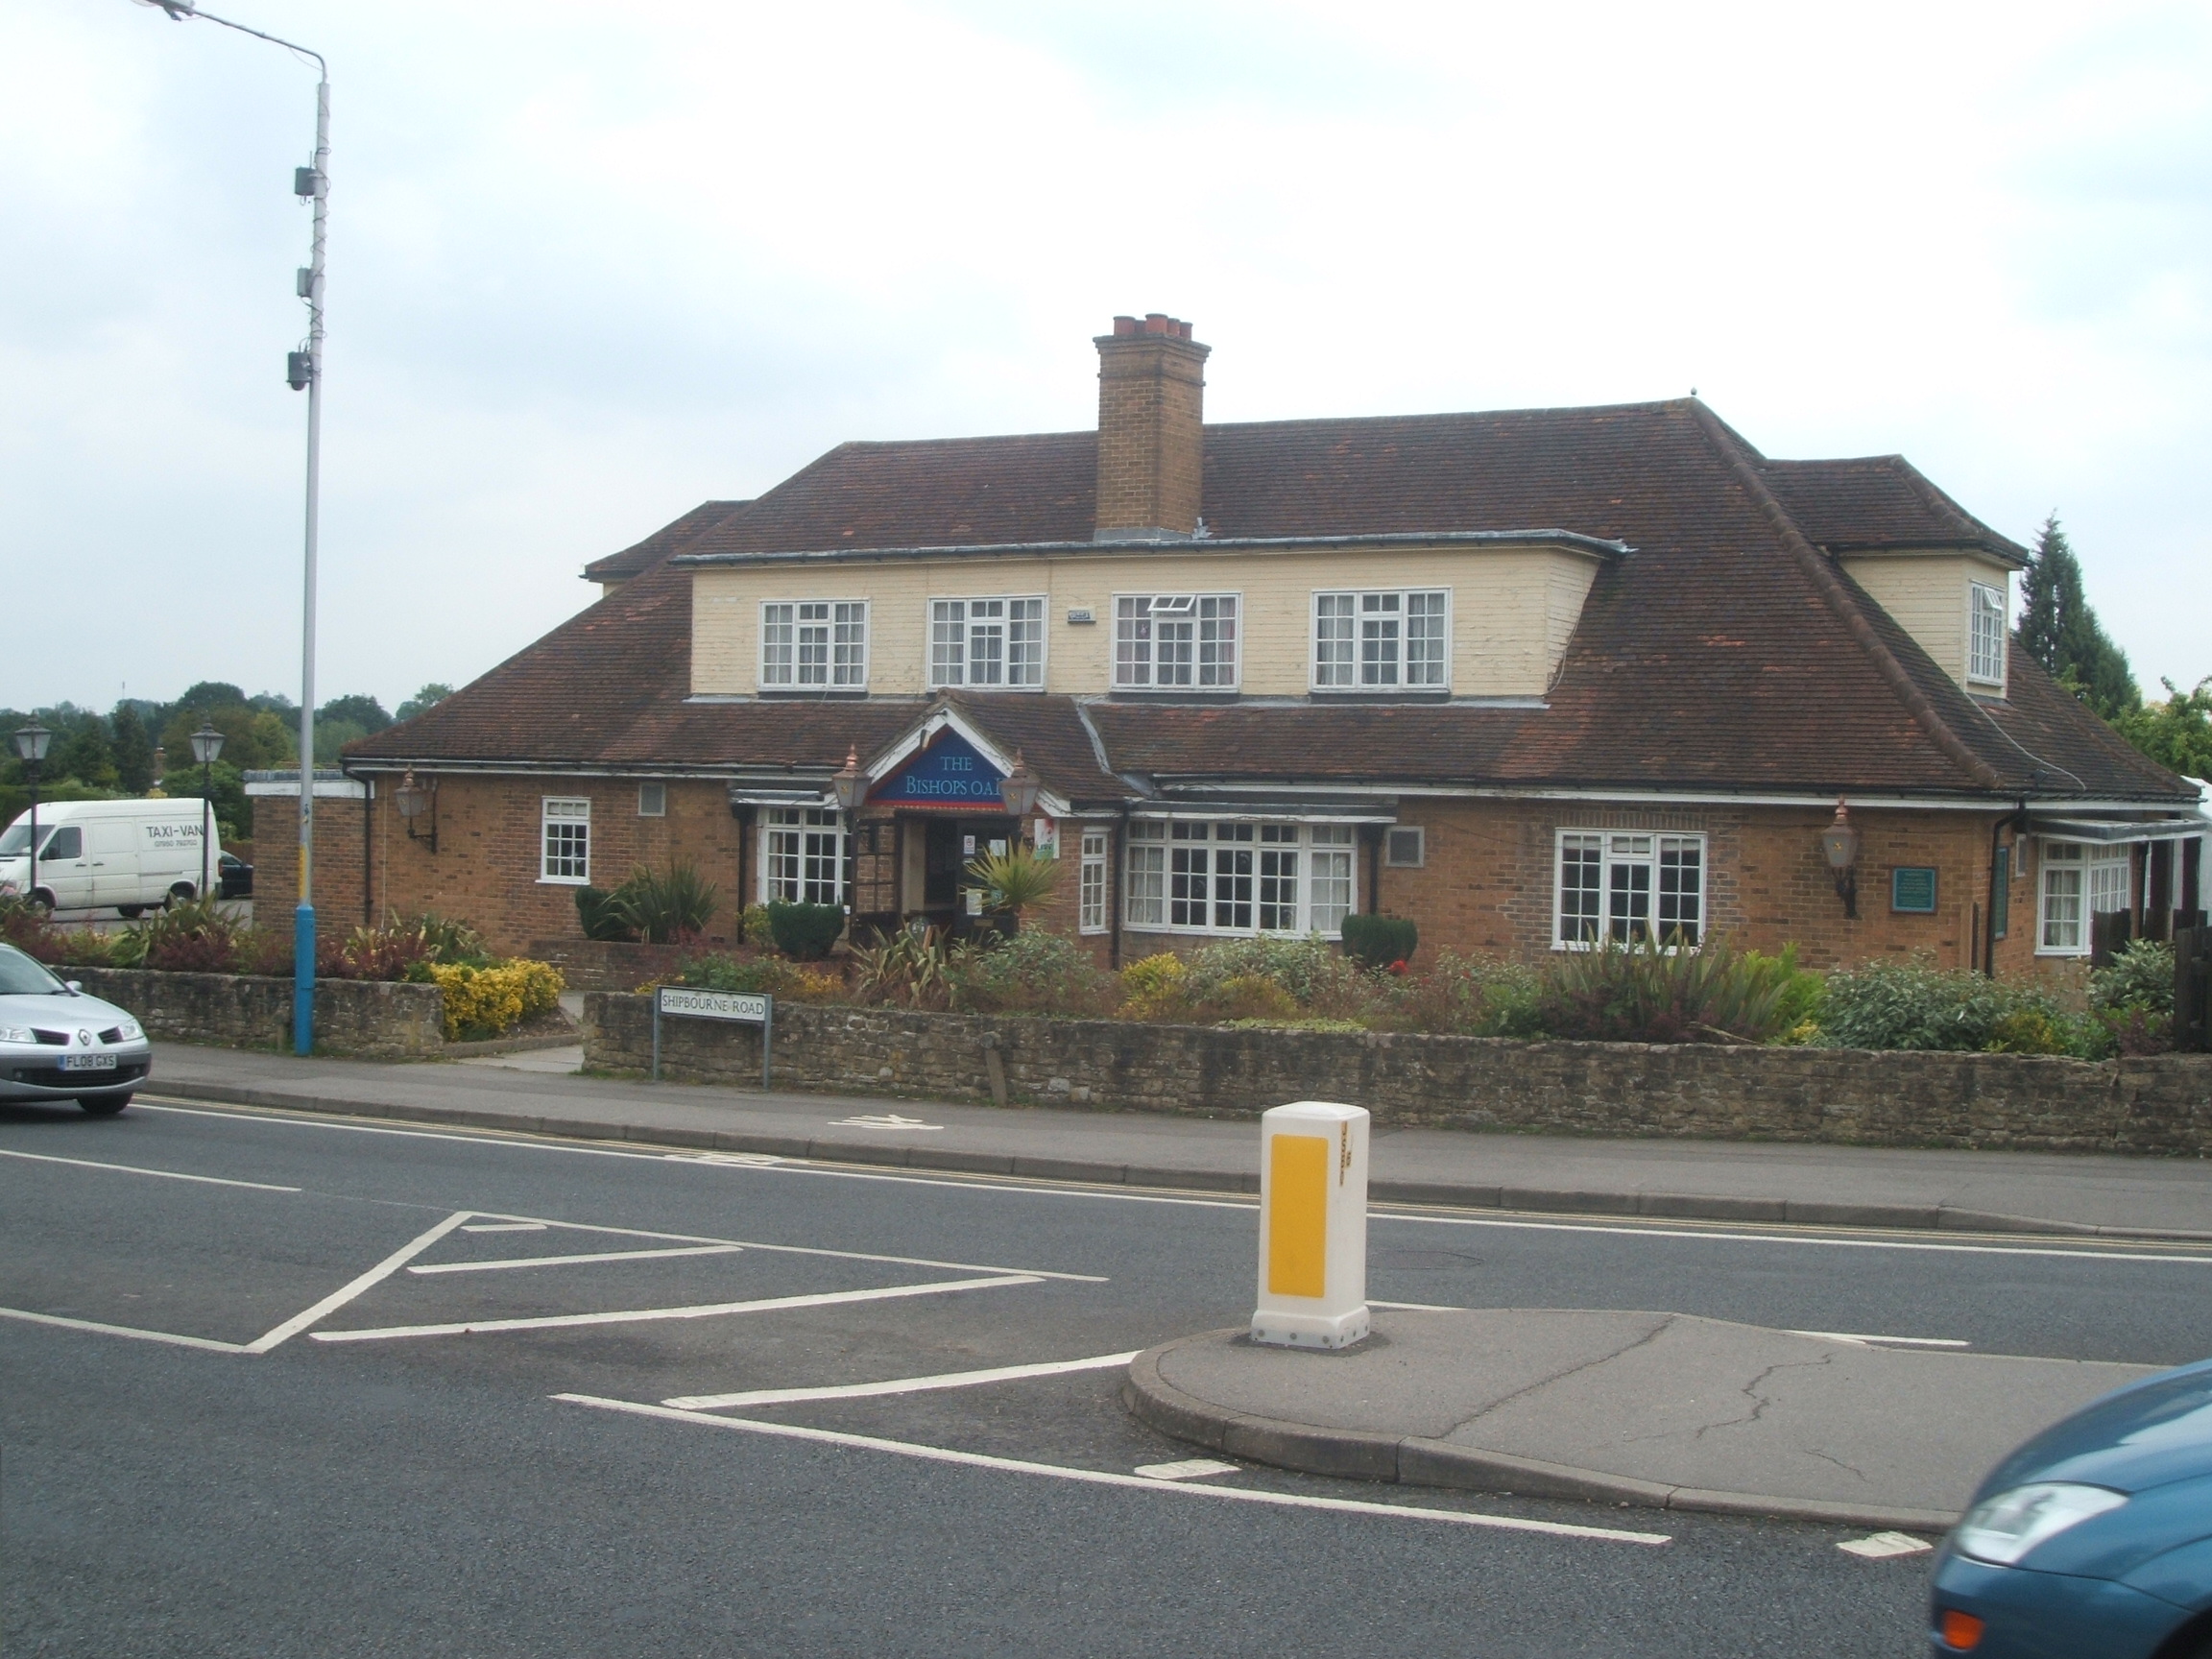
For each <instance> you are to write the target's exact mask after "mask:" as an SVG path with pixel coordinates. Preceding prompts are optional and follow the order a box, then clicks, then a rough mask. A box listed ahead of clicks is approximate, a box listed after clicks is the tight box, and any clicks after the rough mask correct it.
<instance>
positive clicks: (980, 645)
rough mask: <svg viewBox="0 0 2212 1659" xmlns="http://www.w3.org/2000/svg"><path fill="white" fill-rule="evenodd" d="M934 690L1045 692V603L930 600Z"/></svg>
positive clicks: (931, 669)
mask: <svg viewBox="0 0 2212 1659" xmlns="http://www.w3.org/2000/svg"><path fill="white" fill-rule="evenodd" d="M929 684H930V685H931V686H932V687H935V686H939V685H999V686H1008V687H1012V688H1014V689H1017V690H1030V691H1036V690H1041V689H1043V687H1044V685H1045V601H1044V600H1043V599H932V600H930V601H929Z"/></svg>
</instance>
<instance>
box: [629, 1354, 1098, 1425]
mask: <svg viewBox="0 0 2212 1659" xmlns="http://www.w3.org/2000/svg"><path fill="white" fill-rule="evenodd" d="M1140 1353H1142V1349H1136V1348H1132V1349H1131V1350H1130V1351H1129V1352H1128V1353H1126V1354H1099V1355H1095V1356H1094V1357H1093V1358H1089V1359H1048V1360H1046V1361H1045V1362H1044V1363H1042V1364H1037V1365H999V1366H996V1367H994V1368H993V1369H991V1370H988V1371H946V1372H942V1373H940V1374H939V1375H937V1376H935V1377H894V1378H893V1379H891V1381H890V1382H888V1383H844V1384H843V1385H841V1386H838V1387H833V1388H755V1389H752V1390H750V1391H749V1392H746V1393H743V1394H685V1395H680V1396H678V1397H677V1398H676V1399H674V1400H663V1401H661V1405H663V1406H669V1407H675V1408H676V1409H677V1410H679V1411H719V1410H721V1409H722V1408H724V1407H729V1406H789V1405H792V1404H794V1403H795V1402H798V1401H801V1400H868V1399H874V1398H876V1397H878V1396H880V1395H884V1394H924V1393H927V1392H929V1391H930V1390H932V1389H936V1388H974V1387H977V1386H979V1385H981V1384H982V1383H1010V1382H1013V1381H1014V1380H1015V1379H1017V1378H1021V1377H1057V1376H1060V1375H1061V1374H1063V1373H1064V1372H1069V1371H1104V1370H1107V1369H1109V1368H1110V1367H1112V1366H1116V1365H1126V1364H1128V1363H1129V1361H1130V1360H1132V1359H1134V1358H1137V1356H1138V1355H1139V1354H1140Z"/></svg>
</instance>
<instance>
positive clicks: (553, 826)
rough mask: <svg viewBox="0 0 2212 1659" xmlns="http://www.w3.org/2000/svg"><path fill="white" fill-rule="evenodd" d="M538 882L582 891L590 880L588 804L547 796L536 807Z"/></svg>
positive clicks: (589, 809)
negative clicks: (557, 883)
mask: <svg viewBox="0 0 2212 1659" xmlns="http://www.w3.org/2000/svg"><path fill="white" fill-rule="evenodd" d="M538 822H539V826H540V829H541V834H540V836H539V862H538V879H539V880H541V881H562V882H566V883H567V884H568V885H570V886H572V887H581V886H583V885H584V884H585V883H587V882H588V881H589V880H590V879H591V803H590V802H589V801H571V800H562V799H559V798H557V797H554V796H551V795H547V796H545V797H544V798H543V799H542V800H541V802H540V803H539V815H538Z"/></svg>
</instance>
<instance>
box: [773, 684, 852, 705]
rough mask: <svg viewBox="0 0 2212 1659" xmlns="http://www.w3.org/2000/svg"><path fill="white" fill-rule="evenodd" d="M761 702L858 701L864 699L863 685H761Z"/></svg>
mask: <svg viewBox="0 0 2212 1659" xmlns="http://www.w3.org/2000/svg"><path fill="white" fill-rule="evenodd" d="M758 695H759V697H760V699H761V701H762V702H775V703H859V702H863V701H865V700H866V698H867V696H868V687H867V686H865V685H836V686H829V685H763V686H761V687H760V690H759V693H758Z"/></svg>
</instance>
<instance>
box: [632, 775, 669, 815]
mask: <svg viewBox="0 0 2212 1659" xmlns="http://www.w3.org/2000/svg"><path fill="white" fill-rule="evenodd" d="M637 816H638V817H640V818H665V817H667V816H668V785H667V784H665V783H640V784H638V785H637Z"/></svg>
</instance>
